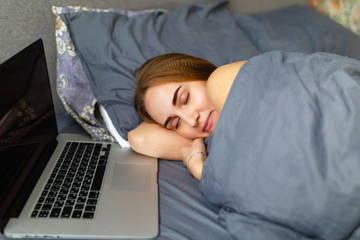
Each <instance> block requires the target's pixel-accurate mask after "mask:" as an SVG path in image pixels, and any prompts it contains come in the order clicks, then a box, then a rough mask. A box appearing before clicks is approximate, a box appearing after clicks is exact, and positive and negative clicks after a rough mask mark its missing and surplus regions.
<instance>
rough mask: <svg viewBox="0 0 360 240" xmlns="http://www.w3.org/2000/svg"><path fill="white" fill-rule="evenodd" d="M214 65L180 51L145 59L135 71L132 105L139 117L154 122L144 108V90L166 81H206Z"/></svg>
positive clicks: (214, 67)
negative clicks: (135, 84) (134, 89)
mask: <svg viewBox="0 0 360 240" xmlns="http://www.w3.org/2000/svg"><path fill="white" fill-rule="evenodd" d="M215 69H216V66H215V65H214V64H212V63H210V62H208V61H206V60H204V59H201V58H197V57H193V56H190V55H186V54H181V53H167V54H163V55H160V56H157V57H154V58H152V59H149V60H148V61H146V62H145V63H144V64H143V65H142V66H141V67H140V68H138V69H137V70H136V71H135V73H134V76H135V79H136V82H137V86H136V91H135V97H134V106H135V109H136V111H137V112H138V113H139V115H140V117H141V118H142V119H143V120H144V121H147V122H155V121H154V120H153V119H152V118H151V116H150V115H149V114H148V113H147V111H146V109H145V101H144V97H145V93H146V90H147V89H148V88H149V87H151V86H154V85H158V84H162V83H168V82H185V81H194V80H203V81H206V80H207V79H208V78H209V76H210V74H211V73H212V72H213V71H214V70H215Z"/></svg>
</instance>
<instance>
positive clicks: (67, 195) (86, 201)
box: [31, 142, 111, 219]
mask: <svg viewBox="0 0 360 240" xmlns="http://www.w3.org/2000/svg"><path fill="white" fill-rule="evenodd" d="M110 148H111V145H110V144H101V143H79V142H68V143H67V144H66V146H65V148H64V150H63V152H62V154H61V156H60V158H59V160H58V162H57V164H56V166H55V168H54V170H53V172H52V174H51V176H50V178H49V180H48V182H47V184H46V186H45V187H44V190H43V192H42V194H41V196H40V198H39V200H38V202H37V204H36V206H35V209H34V210H33V212H32V215H31V217H39V218H75V219H76V218H83V219H91V218H94V216H95V212H96V205H97V202H98V198H99V196H100V187H101V184H102V180H103V176H104V172H105V167H106V163H107V159H108V156H109V152H110Z"/></svg>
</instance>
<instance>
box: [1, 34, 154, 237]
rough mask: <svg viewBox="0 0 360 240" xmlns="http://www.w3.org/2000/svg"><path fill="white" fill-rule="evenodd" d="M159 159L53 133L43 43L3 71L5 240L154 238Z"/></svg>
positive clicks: (18, 56) (6, 64)
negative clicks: (17, 239)
mask: <svg viewBox="0 0 360 240" xmlns="http://www.w3.org/2000/svg"><path fill="white" fill-rule="evenodd" d="M157 164H158V163H157V159H154V158H150V157H146V156H143V155H140V154H137V153H135V152H133V151H132V150H131V149H130V148H121V147H120V146H119V145H118V144H111V143H104V142H95V141H92V140H91V139H90V138H89V137H88V136H86V135H82V134H62V133H61V134H58V132H57V124H56V119H55V114H54V108H53V102H52V97H51V90H50V85H49V77H48V72H47V66H46V61H45V54H44V49H43V43H42V40H41V39H39V40H37V41H36V42H34V43H33V44H31V45H30V46H28V47H27V48H25V49H24V50H22V51H21V52H19V53H18V54H16V55H15V56H13V57H12V58H10V59H9V60H7V61H6V62H4V63H3V64H1V65H0V194H1V195H0V226H1V230H2V233H3V234H4V235H5V236H6V237H9V238H23V237H26V238H44V237H45V238H97V239H106V238H111V239H114V238H151V237H155V236H156V235H157V234H158V229H159V226H158V185H157V170H158V165H157Z"/></svg>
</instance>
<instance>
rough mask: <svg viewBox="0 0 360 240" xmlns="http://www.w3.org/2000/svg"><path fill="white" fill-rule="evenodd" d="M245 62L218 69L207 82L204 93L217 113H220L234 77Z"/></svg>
mask: <svg viewBox="0 0 360 240" xmlns="http://www.w3.org/2000/svg"><path fill="white" fill-rule="evenodd" d="M245 62H246V61H240V62H234V63H230V64H227V65H223V66H221V67H218V68H217V69H216V70H215V71H214V72H213V73H212V74H211V75H210V77H209V79H208V80H207V83H206V91H207V93H208V95H209V98H210V100H211V102H212V103H213V104H214V106H215V109H216V111H217V112H218V113H221V110H222V108H223V107H224V104H225V101H226V98H227V96H228V94H229V91H230V88H231V86H232V84H233V82H234V80H235V77H236V75H237V74H238V72H239V71H240V68H241V67H242V66H243V65H244V64H245Z"/></svg>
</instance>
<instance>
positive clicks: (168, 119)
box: [164, 85, 182, 128]
mask: <svg viewBox="0 0 360 240" xmlns="http://www.w3.org/2000/svg"><path fill="white" fill-rule="evenodd" d="M181 87H182V85H180V87H178V88H177V89H176V90H175V92H174V96H173V100H172V104H173V105H174V106H175V105H176V102H177V96H178V93H179V90H180V88H181ZM170 120H171V117H168V118H167V119H166V120H165V123H164V127H165V128H166V127H167V125H168V123H169V122H170Z"/></svg>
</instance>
